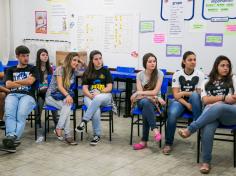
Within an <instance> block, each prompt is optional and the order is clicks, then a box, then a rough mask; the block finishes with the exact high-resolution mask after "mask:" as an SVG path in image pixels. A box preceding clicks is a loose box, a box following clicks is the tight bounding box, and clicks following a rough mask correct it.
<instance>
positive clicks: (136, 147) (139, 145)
mask: <svg viewBox="0 0 236 176" xmlns="http://www.w3.org/2000/svg"><path fill="white" fill-rule="evenodd" d="M146 147H147V144H142V143H137V144H134V145H133V149H134V150H142V149H144V148H146Z"/></svg>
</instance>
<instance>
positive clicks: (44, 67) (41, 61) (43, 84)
mask: <svg viewBox="0 0 236 176" xmlns="http://www.w3.org/2000/svg"><path fill="white" fill-rule="evenodd" d="M36 67H37V68H38V70H39V91H38V96H37V97H38V110H39V112H38V115H39V117H41V114H42V110H43V105H44V102H45V97H46V92H47V89H48V84H49V83H48V77H50V76H51V75H52V74H53V68H52V67H51V66H50V60H49V56H48V51H47V50H46V49H44V48H41V49H39V50H38V51H37V58H36ZM52 115H53V121H54V124H55V126H56V125H57V112H56V111H52ZM42 136H43V135H42ZM42 136H40V137H39V138H38V141H36V142H41V141H42V140H43V137H42Z"/></svg>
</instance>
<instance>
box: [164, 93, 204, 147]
mask: <svg viewBox="0 0 236 176" xmlns="http://www.w3.org/2000/svg"><path fill="white" fill-rule="evenodd" d="M188 102H189V103H190V104H191V105H192V113H193V120H196V119H197V118H198V117H199V116H200V114H201V112H202V103H201V98H200V95H199V94H198V93H196V92H193V93H192V94H191V96H190V97H189V99H188ZM186 110H187V108H186V107H185V106H184V105H183V104H181V103H180V102H178V101H175V100H173V102H172V103H171V104H170V106H169V108H168V118H167V129H166V145H170V146H171V145H173V142H174V135H175V130H176V122H177V118H178V117H181V115H182V114H183V113H184V111H186Z"/></svg>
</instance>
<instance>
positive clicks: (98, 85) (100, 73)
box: [82, 67, 112, 92]
mask: <svg viewBox="0 0 236 176" xmlns="http://www.w3.org/2000/svg"><path fill="white" fill-rule="evenodd" d="M94 74H95V75H96V78H95V79H85V77H84V76H83V78H82V85H88V89H89V91H90V92H92V91H95V90H98V91H101V90H103V89H104V88H105V87H106V85H107V84H109V83H112V77H111V73H110V71H109V70H108V69H106V68H104V67H102V68H101V69H99V70H95V71H94Z"/></svg>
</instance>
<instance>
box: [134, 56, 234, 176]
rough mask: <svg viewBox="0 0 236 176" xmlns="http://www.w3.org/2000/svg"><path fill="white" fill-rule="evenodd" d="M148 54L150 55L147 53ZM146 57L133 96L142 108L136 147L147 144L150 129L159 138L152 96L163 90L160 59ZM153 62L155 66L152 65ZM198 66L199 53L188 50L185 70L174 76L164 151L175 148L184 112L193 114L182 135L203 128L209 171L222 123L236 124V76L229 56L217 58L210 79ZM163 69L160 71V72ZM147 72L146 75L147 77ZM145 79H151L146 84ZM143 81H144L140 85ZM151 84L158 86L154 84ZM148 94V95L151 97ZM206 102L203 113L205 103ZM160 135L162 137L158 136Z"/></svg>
mask: <svg viewBox="0 0 236 176" xmlns="http://www.w3.org/2000/svg"><path fill="white" fill-rule="evenodd" d="M145 56H146V55H145ZM145 56H144V58H143V61H144V68H145V71H142V72H140V73H139V74H138V76H137V90H138V91H137V92H136V93H135V94H134V95H133V96H132V97H131V101H132V100H133V99H134V97H137V96H141V98H138V99H137V101H138V106H139V108H141V109H142V116H143V121H144V122H143V137H142V139H141V141H140V142H139V143H136V144H134V145H133V148H134V149H135V150H141V149H144V148H146V147H147V141H148V131H149V128H150V127H151V129H152V130H153V132H154V140H155V141H159V140H160V139H161V135H157V134H158V133H159V132H158V131H157V127H156V126H155V120H154V119H155V110H156V106H154V105H155V104H154V103H153V101H152V99H150V98H149V97H148V96H149V95H151V96H154V95H155V94H157V92H159V91H160V85H161V82H162V76H157V78H158V79H156V78H154V77H153V75H156V74H157V69H156V68H157V61H156V58H155V56H153V55H149V57H148V59H147V63H146V64H145V60H146V57H145ZM151 63H153V65H151ZM195 67H196V55H195V54H194V53H193V52H191V51H188V52H186V53H185V54H184V55H183V61H182V68H183V69H182V70H180V71H177V72H176V73H175V74H174V75H173V80H172V90H173V95H174V99H173V101H172V102H171V104H170V106H169V108H168V117H167V129H166V135H165V138H166V142H165V146H164V148H163V153H164V154H166V155H168V154H170V152H171V151H172V149H173V141H174V134H175V130H176V121H177V118H178V117H181V115H182V113H183V112H184V111H190V112H192V113H193V120H194V121H193V122H192V123H191V124H190V126H189V127H188V128H187V129H180V130H179V132H178V133H179V135H180V136H181V137H183V138H187V137H189V136H191V135H192V134H193V133H195V132H196V131H197V130H198V129H202V138H201V140H202V164H201V166H200V172H201V173H204V174H207V173H209V172H210V169H211V165H210V163H211V159H212V156H211V153H212V146H213V140H214V133H215V131H216V129H217V127H218V126H219V124H223V125H236V107H235V104H236V94H235V88H236V76H235V75H233V74H232V65H231V61H230V60H229V59H228V58H227V57H226V56H219V57H217V58H216V60H215V63H214V65H213V68H212V70H211V72H210V74H209V78H208V79H206V80H204V75H203V73H202V72H200V71H199V70H197V69H195ZM158 72H159V71H158ZM143 75H144V76H143ZM144 80H147V81H146V82H145V83H143V84H142V82H144ZM140 83H141V84H140ZM151 85H154V86H152V87H151ZM147 95H148V96H147ZM201 102H203V107H204V108H203V112H202V104H201ZM157 136H160V137H158V138H157Z"/></svg>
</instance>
